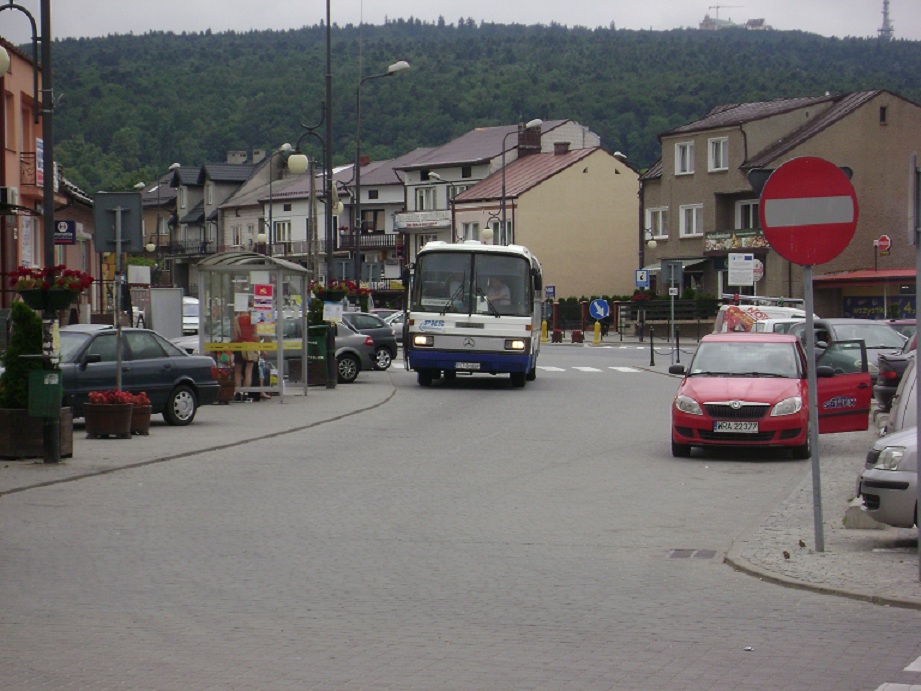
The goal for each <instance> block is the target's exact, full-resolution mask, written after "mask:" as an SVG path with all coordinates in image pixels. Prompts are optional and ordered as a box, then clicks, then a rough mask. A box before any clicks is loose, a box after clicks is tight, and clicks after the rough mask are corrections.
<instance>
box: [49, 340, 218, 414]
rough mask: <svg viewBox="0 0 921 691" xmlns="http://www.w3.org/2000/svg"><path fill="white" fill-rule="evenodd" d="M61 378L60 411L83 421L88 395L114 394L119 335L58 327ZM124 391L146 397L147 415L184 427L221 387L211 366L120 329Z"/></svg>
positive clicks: (172, 347) (203, 359)
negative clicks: (69, 410) (66, 409)
mask: <svg viewBox="0 0 921 691" xmlns="http://www.w3.org/2000/svg"><path fill="white" fill-rule="evenodd" d="M60 336H61V364H60V368H61V373H62V380H63V385H64V405H65V406H70V407H71V408H73V414H74V417H83V404H84V403H86V402H87V401H88V398H89V393H90V392H91V391H111V390H112V389H115V388H116V366H117V365H116V363H117V359H118V353H117V346H118V340H117V331H116V329H115V327H113V326H108V325H99V324H73V325H71V326H65V327H62V328H61V330H60ZM121 344H122V353H121V361H122V370H121V371H122V377H121V378H122V381H121V388H122V390H123V391H129V392H131V393H140V392H142V391H143V392H145V393H146V394H147V397H148V398H149V399H150V404H151V412H152V413H162V414H163V419H164V420H166V422H167V423H169V424H171V425H188V424H189V423H190V422H192V420H193V419H194V418H195V413H196V411H197V410H198V406H200V405H208V404H211V403H214V402H215V401H216V400H217V395H218V389H219V388H220V385H219V384H218V382H217V379H215V372H214V364H215V363H214V360H212V359H211V358H210V357H209V356H207V355H189V354H187V353H185V352H184V351H183V350H182V349H181V348H178V347H177V346H175V345H173V344H172V343H170V342H169V341H168V340H167V339H165V338H163V337H162V336H161V335H160V334H158V333H156V332H154V331H150V330H149V329H126V328H125V329H122V330H121Z"/></svg>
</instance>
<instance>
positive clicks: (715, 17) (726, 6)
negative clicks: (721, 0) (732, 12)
mask: <svg viewBox="0 0 921 691" xmlns="http://www.w3.org/2000/svg"><path fill="white" fill-rule="evenodd" d="M731 7H745V5H710V7H708V8H707V9H708V10H716V15H715V16H714V17H713V18H714V19H719V18H720V10H721V9H729V8H731Z"/></svg>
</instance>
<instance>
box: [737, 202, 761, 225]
mask: <svg viewBox="0 0 921 691" xmlns="http://www.w3.org/2000/svg"><path fill="white" fill-rule="evenodd" d="M760 227H761V218H760V216H759V214H758V201H757V200H755V199H753V200H750V201H744V202H736V228H738V229H742V228H760Z"/></svg>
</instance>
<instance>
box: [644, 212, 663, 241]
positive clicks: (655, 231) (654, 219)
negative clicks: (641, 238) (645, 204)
mask: <svg viewBox="0 0 921 691" xmlns="http://www.w3.org/2000/svg"><path fill="white" fill-rule="evenodd" d="M646 228H648V229H649V232H650V233H652V237H654V238H656V239H657V240H658V239H665V240H667V239H668V207H665V206H664V207H661V208H658V209H646Z"/></svg>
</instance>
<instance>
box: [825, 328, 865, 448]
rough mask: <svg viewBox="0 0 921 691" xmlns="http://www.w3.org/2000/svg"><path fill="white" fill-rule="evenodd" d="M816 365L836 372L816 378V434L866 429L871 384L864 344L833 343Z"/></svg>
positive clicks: (850, 342)
mask: <svg viewBox="0 0 921 691" xmlns="http://www.w3.org/2000/svg"><path fill="white" fill-rule="evenodd" d="M816 366H817V367H822V366H828V367H831V368H832V369H833V370H834V372H835V374H834V376H832V377H824V376H819V377H817V378H816V384H817V394H818V395H817V398H818V404H819V434H829V433H831V432H857V431H861V430H865V429H867V428H868V427H869V424H870V400H871V398H872V396H873V383H872V380H871V378H870V373H869V367H868V366H867V348H866V345H865V344H864V342H863V341H859V340H858V341H835V342H834V343H831V344H829V346H828V347H827V348H826V349H825V351H824V352H823V353H822V354H821V355H820V356H819V357H818V359H817V362H816Z"/></svg>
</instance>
